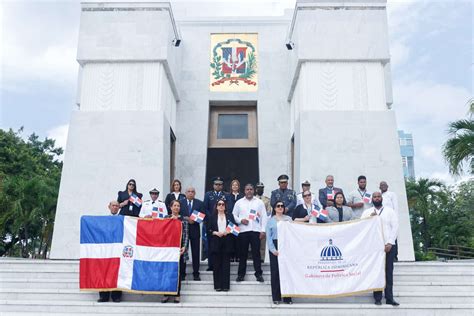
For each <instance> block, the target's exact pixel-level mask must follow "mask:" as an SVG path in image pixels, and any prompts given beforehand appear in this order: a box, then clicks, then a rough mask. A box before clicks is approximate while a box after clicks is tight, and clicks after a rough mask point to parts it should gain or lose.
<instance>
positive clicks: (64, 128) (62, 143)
mask: <svg viewBox="0 0 474 316" xmlns="http://www.w3.org/2000/svg"><path fill="white" fill-rule="evenodd" d="M68 131H69V124H65V125H59V126H56V127H54V128H52V129H50V130H49V131H47V133H46V137H48V138H52V139H54V140H55V141H56V142H55V145H56V147H61V148H62V149H63V150H64V151H66V144H67V135H68ZM58 159H59V160H63V159H64V154H62V155H61V156H59V157H58Z"/></svg>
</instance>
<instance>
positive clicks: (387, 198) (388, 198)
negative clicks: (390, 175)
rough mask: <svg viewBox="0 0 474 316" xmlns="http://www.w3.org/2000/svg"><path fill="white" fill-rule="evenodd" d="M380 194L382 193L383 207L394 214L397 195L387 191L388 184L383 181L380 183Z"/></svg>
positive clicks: (396, 210) (396, 205)
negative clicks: (391, 210) (388, 208)
mask: <svg viewBox="0 0 474 316" xmlns="http://www.w3.org/2000/svg"><path fill="white" fill-rule="evenodd" d="M379 188H380V192H382V199H383V206H388V207H390V208H391V209H393V210H394V211H395V212H398V199H397V195H396V194H395V193H394V192H392V191H389V190H388V184H387V182H385V181H382V182H380V186H379Z"/></svg>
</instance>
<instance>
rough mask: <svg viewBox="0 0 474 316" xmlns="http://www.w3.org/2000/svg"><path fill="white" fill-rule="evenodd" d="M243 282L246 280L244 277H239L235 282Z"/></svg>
mask: <svg viewBox="0 0 474 316" xmlns="http://www.w3.org/2000/svg"><path fill="white" fill-rule="evenodd" d="M243 280H244V277H243V276H238V277H237V279H235V281H237V282H242V281H243Z"/></svg>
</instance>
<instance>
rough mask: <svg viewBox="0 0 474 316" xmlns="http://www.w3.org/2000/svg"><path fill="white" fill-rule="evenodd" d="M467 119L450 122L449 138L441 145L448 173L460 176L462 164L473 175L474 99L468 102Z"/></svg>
mask: <svg viewBox="0 0 474 316" xmlns="http://www.w3.org/2000/svg"><path fill="white" fill-rule="evenodd" d="M469 102H470V106H469V114H468V118H466V119H461V120H458V121H454V122H451V123H450V124H449V128H448V134H449V136H450V138H449V139H448V140H447V141H446V143H445V144H444V145H443V155H444V159H445V160H446V162H447V164H448V166H449V172H451V173H452V174H454V175H459V174H461V172H462V170H463V168H464V164H465V163H467V164H468V165H469V166H470V171H469V172H470V173H471V174H474V120H473V116H474V99H473V100H470V101H469Z"/></svg>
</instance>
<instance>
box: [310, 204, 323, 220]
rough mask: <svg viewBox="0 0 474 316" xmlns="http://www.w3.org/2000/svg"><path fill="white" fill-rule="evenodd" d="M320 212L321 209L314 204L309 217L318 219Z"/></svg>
mask: <svg viewBox="0 0 474 316" xmlns="http://www.w3.org/2000/svg"><path fill="white" fill-rule="evenodd" d="M320 210H321V208H320V207H319V206H318V205H316V204H313V209H312V210H311V213H310V214H311V215H312V216H314V217H318V216H319V211H320Z"/></svg>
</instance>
